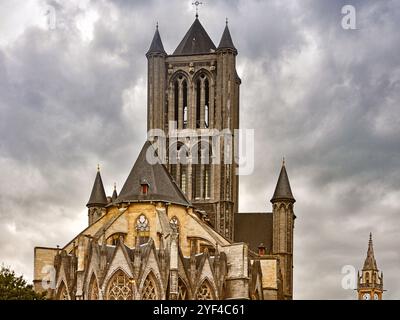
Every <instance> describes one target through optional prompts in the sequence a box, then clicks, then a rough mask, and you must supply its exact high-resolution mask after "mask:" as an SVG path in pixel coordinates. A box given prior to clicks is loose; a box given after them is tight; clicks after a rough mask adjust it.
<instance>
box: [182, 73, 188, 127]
mask: <svg viewBox="0 0 400 320" xmlns="http://www.w3.org/2000/svg"><path fill="white" fill-rule="evenodd" d="M182 86H183V128H184V129H185V128H187V126H188V98H187V97H188V87H187V82H186V80H184V81H183V84H182Z"/></svg>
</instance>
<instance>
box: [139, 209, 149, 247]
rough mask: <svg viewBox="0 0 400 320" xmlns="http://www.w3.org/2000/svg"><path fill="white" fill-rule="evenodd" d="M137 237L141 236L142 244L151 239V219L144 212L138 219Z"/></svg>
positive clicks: (140, 241)
mask: <svg viewBox="0 0 400 320" xmlns="http://www.w3.org/2000/svg"><path fill="white" fill-rule="evenodd" d="M136 237H139V243H140V244H144V243H147V242H148V241H149V239H150V225H149V220H148V219H147V217H146V216H145V215H144V214H141V215H139V217H138V218H137V219H136Z"/></svg>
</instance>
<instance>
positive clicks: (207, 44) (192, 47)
mask: <svg viewBox="0 0 400 320" xmlns="http://www.w3.org/2000/svg"><path fill="white" fill-rule="evenodd" d="M215 49H216V48H215V44H214V43H213V42H212V40H211V38H210V36H209V35H208V34H207V31H206V30H205V29H204V28H203V26H202V25H201V23H200V21H199V19H198V18H196V19H195V20H194V22H193V24H192V26H191V27H190V29H189V30H188V32H186V35H185V36H184V37H183V39H182V41H181V42H180V43H179V45H178V47H177V48H176V49H175V51H174V53H173V54H174V55H186V54H198V53H210V52H214V51H215Z"/></svg>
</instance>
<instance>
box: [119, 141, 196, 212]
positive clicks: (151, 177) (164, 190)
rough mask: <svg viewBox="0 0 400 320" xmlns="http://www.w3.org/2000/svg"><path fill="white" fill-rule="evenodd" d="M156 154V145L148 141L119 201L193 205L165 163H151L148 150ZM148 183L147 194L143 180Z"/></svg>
mask: <svg viewBox="0 0 400 320" xmlns="http://www.w3.org/2000/svg"><path fill="white" fill-rule="evenodd" d="M148 149H150V152H151V153H153V154H154V151H155V150H154V147H153V146H152V145H151V143H150V142H149V141H146V142H145V144H144V146H143V148H142V151H140V154H139V156H138V158H137V160H136V162H135V164H134V166H133V168H132V170H131V172H130V174H129V176H128V178H127V179H126V181H125V184H124V186H123V187H122V190H121V192H120V194H119V196H118V199H117V202H129V201H164V202H171V203H177V204H182V205H185V206H191V205H192V204H191V203H190V201H189V200H188V199H187V198H186V196H185V195H184V193H183V192H182V191H181V189H180V188H179V187H178V186H177V185H176V183H175V182H174V180H173V179H172V177H171V176H170V174H169V173H168V171H167V169H166V168H165V166H164V165H163V164H160V163H156V164H150V163H149V162H148V161H147V159H146V152H147V150H148ZM144 180H146V182H147V184H148V186H149V187H148V192H147V194H142V192H141V181H144Z"/></svg>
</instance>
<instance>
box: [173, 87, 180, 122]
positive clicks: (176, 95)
mask: <svg viewBox="0 0 400 320" xmlns="http://www.w3.org/2000/svg"><path fill="white" fill-rule="evenodd" d="M178 117H179V82H178V80H176V81H175V82H174V120H175V122H176V125H177V126H178Z"/></svg>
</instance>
